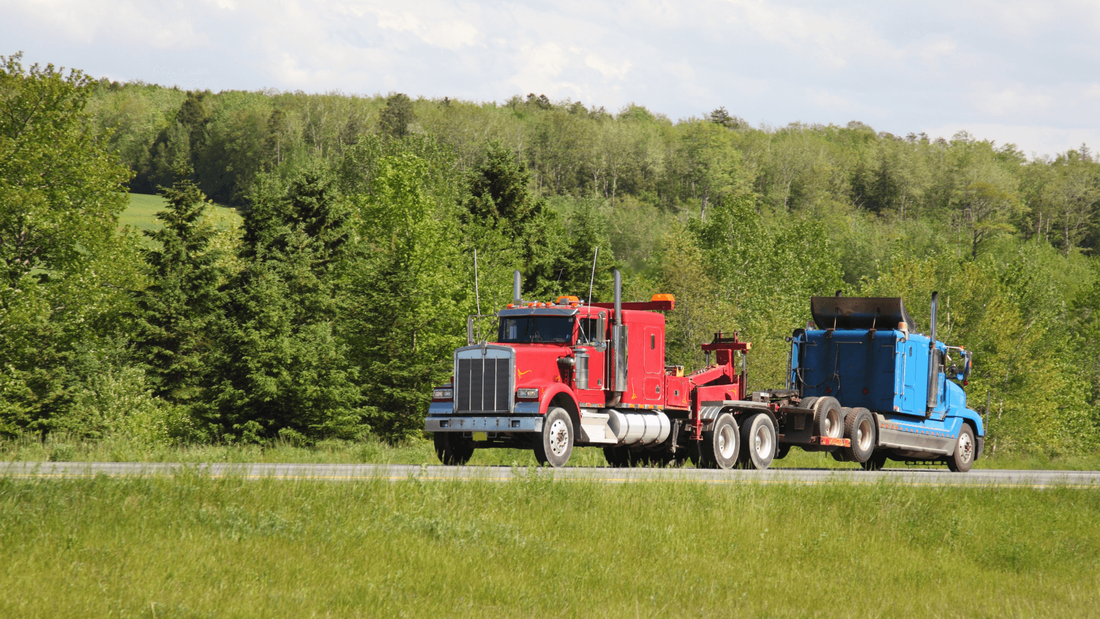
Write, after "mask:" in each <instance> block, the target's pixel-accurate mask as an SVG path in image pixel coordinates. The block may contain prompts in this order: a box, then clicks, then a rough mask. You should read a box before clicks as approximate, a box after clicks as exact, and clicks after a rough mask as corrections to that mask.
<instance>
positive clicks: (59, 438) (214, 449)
mask: <svg viewBox="0 0 1100 619" xmlns="http://www.w3.org/2000/svg"><path fill="white" fill-rule="evenodd" d="M0 460H8V461H13V460H15V461H30V462H46V461H54V462H63V461H74V462H187V463H199V462H288V463H327V464H358V463H364V464H365V463H370V464H416V465H420V464H428V465H435V464H439V460H438V459H437V458H436V457H435V451H434V449H433V447H432V443H431V441H428V440H422V439H419V440H412V441H409V442H407V443H403V444H401V445H390V444H387V443H384V442H382V441H378V440H376V439H373V438H367V439H365V440H361V441H321V442H319V443H316V444H314V445H310V446H300V445H294V444H292V443H288V442H283V441H275V442H272V443H270V444H268V445H148V444H144V443H142V442H140V441H135V440H132V439H128V438H123V437H109V438H106V439H100V440H85V439H81V438H78V437H73V436H66V435H63V434H52V435H50V436H48V437H46V439H45V440H42V439H40V438H38V437H36V436H31V435H24V436H21V437H18V438H13V439H3V438H0ZM470 464H472V465H480V466H534V465H535V456H534V454H533V453H532V452H531V451H529V450H527V451H525V450H519V449H479V450H477V451H475V452H474V457H473V459H472V460H471V461H470ZM569 466H607V460H605V459H604V456H603V450H602V449H600V448H598V447H578V448H576V449H574V450H573V457H572V458H570V460H569ZM689 466H690V465H689ZM772 466H773V467H775V468H785V467H786V468H858V466H857V465H855V464H852V463H848V462H837V461H835V460H833V459H832V457H831V456H830V455H829V454H827V453H823V452H805V451H802V450H801V449H799V448H797V447H795V448H792V449H791V452H790V454H789V455H788V456H787V457H786V458H784V459H783V460H776V461H774V462H773V463H772ZM887 466H888V467H902V466H904V463H901V462H894V461H890V462H888V463H887ZM918 466H920V467H929V466H933V467H940V468H943V469H944V470H946V468H947V467H946V466H944V465H939V464H927V463H922V464H920V465H918ZM975 466H976V467H977V468H991V469H1061V470H1100V453H1096V454H1089V455H1082V456H1057V455H1055V456H1051V455H1041V454H1032V455H1029V454H1014V453H1005V452H1002V453H998V454H997V455H996V456H995V457H989V454H988V452H987V453H986V455H985V456H983V457H982V458H981V459H980V460H978V461H977V463H976V464H975Z"/></svg>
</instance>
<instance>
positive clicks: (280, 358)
mask: <svg viewBox="0 0 1100 619" xmlns="http://www.w3.org/2000/svg"><path fill="white" fill-rule="evenodd" d="M2 61H3V62H2V63H0V261H2V264H3V268H4V273H3V274H4V277H5V281H4V283H3V284H2V285H0V308H2V310H0V433H2V434H3V435H7V436H14V435H19V434H23V433H37V434H40V435H44V434H47V433H51V432H60V431H64V432H69V433H74V434H79V435H84V436H89V437H100V436H108V435H112V434H115V435H126V436H129V437H132V438H133V439H134V440H139V441H149V442H204V441H206V442H239V441H246V442H261V443H262V442H265V441H270V440H272V439H277V438H281V439H284V440H290V441H297V442H302V443H309V442H311V441H315V440H318V439H321V438H356V437H362V436H367V435H375V436H378V437H381V438H383V439H385V440H391V441H396V440H400V439H402V438H404V437H408V436H413V435H417V434H419V432H420V428H421V427H422V419H423V415H424V413H425V410H426V407H427V401H428V399H429V396H430V392H431V386H432V385H433V384H436V383H439V382H442V381H445V380H446V379H447V377H448V376H449V374H450V352H451V350H452V349H453V348H454V347H455V346H456V345H461V344H463V343H464V342H465V320H466V316H467V315H468V314H471V313H474V312H475V311H476V303H477V302H476V300H475V297H474V261H473V252H474V250H475V249H476V250H477V254H478V259H479V275H480V279H479V288H480V292H481V295H480V306H481V310H482V311H483V312H491V311H493V309H494V308H499V307H500V306H501V305H502V304H503V303H506V302H507V299H508V298H510V295H511V285H510V282H511V272H512V270H513V269H519V270H520V271H521V272H522V273H523V276H524V288H525V293H526V294H525V296H527V297H528V298H539V299H543V300H545V299H549V298H552V297H556V296H557V295H558V294H577V295H579V296H585V295H586V294H587V290H588V279H589V272H590V268H591V261H592V257H593V253H594V251H595V249H596V247H599V261H598V264H597V276H596V282H595V295H594V296H595V298H596V300H607V299H608V298H609V290H610V282H611V270H612V268H619V269H621V270H622V271H623V272H624V275H625V278H626V283H625V294H626V296H627V297H628V298H630V299H633V300H641V299H648V298H649V296H650V295H651V294H653V293H654V292H667V293H672V294H674V295H676V298H677V309H676V310H675V311H673V312H670V313H669V314H668V320H669V325H670V326H669V335H668V342H669V346H670V355H671V357H672V359H671V360H670V361H671V362H677V363H683V364H685V365H688V366H698V365H700V364H701V363H702V356H701V354H700V353H699V352H698V349H699V344H700V343H701V342H703V341H706V340H709V339H710V337H711V335H712V334H713V332H715V331H718V330H722V331H727V332H728V331H733V330H738V331H740V332H741V333H742V337H743V339H747V340H749V341H752V342H754V347H753V354H752V357H751V360H750V366H749V373H750V387H751V388H764V387H773V386H778V385H781V384H782V383H783V369H784V367H785V365H786V354H787V350H788V345H787V343H786V342H785V341H784V339H783V338H784V337H785V336H786V335H788V334H789V333H790V331H791V330H792V329H793V328H796V327H799V326H802V325H804V324H805V322H806V321H807V319H808V318H809V301H808V299H809V296H811V295H814V294H833V293H834V292H835V291H836V290H842V291H844V294H846V295H882V296H895V295H900V296H902V297H904V299H905V302H906V304H907V306H908V308H909V310H910V312H911V313H912V314H913V316H914V318H915V319H916V320H917V322H918V325H919V326H920V327H921V328H922V329H926V328H927V324H928V312H929V310H928V302H929V299H930V297H931V293H932V291H933V290H939V291H940V294H941V304H942V305H941V324H940V334H941V338H940V339H943V340H944V341H947V342H949V343H951V344H955V345H962V346H965V347H966V348H968V349H971V350H973V351H974V374H973V375H972V377H971V381H970V385H969V387H968V388H967V391H968V393H969V394H970V405H971V407H972V408H975V409H977V410H979V411H980V412H983V411H984V410H985V407H986V402H987V401H988V402H989V403H990V410H989V411H988V415H989V421H988V424H989V425H988V428H989V436H990V443H989V444H990V446H995V449H996V450H997V451H1006V452H1012V451H1016V452H1029V453H1035V452H1039V453H1050V454H1055V453H1082V452H1093V451H1095V450H1096V449H1097V447H1098V445H1100V354H1098V353H1097V347H1098V345H1100V312H1098V311H1097V310H1098V309H1100V258H1098V257H1097V255H1096V254H1097V248H1098V245H1100V162H1098V161H1097V160H1096V158H1095V157H1094V156H1093V153H1092V152H1091V151H1090V150H1089V149H1088V148H1086V147H1085V146H1084V145H1082V146H1081V147H1080V148H1078V149H1077V150H1070V151H1068V152H1065V153H1061V154H1059V155H1057V156H1055V157H1052V158H1043V159H1038V160H1029V159H1028V158H1027V157H1025V155H1024V154H1023V153H1022V152H1020V151H1019V150H1018V149H1017V148H1015V147H1014V146H1012V145H998V144H995V143H991V142H987V141H980V140H976V139H974V138H972V137H971V136H969V135H967V134H965V133H960V134H957V135H955V136H952V137H951V138H950V139H949V140H947V139H940V138H930V137H929V136H925V135H923V134H909V135H906V136H894V135H890V134H886V133H877V132H875V131H874V129H872V128H871V127H868V126H866V125H864V124H861V123H859V122H851V123H849V124H848V125H846V126H843V127H840V126H833V125H828V126H824V125H809V124H792V125H789V126H786V127H780V128H773V127H752V126H750V125H749V124H748V123H746V122H745V121H743V120H741V119H740V118H738V117H736V116H734V115H732V114H730V113H728V112H727V111H726V110H725V109H724V108H723V109H718V110H714V111H711V112H709V113H705V111H702V110H701V111H700V112H701V116H700V117H698V118H689V119H681V120H675V121H674V120H670V119H668V118H666V117H664V116H662V115H661V114H659V113H655V112H652V111H650V110H647V109H646V108H645V107H642V106H640V105H634V106H630V107H627V108H625V109H622V110H618V111H616V112H608V111H606V110H604V109H603V108H591V107H587V106H585V105H584V104H582V103H581V102H571V101H550V100H548V99H547V98H546V97H545V96H536V95H528V96H527V97H526V98H522V97H515V98H513V99H511V100H509V101H506V102H503V103H473V102H467V101H457V100H450V99H443V100H427V99H416V100H414V99H410V98H409V97H407V96H405V95H401V94H396V95H391V96H386V97H382V96H374V97H358V96H349V95H343V94H339V93H332V94H325V95H307V94H304V93H283V92H222V93H209V92H185V91H181V90H178V89H173V88H165V87H161V86H155V85H148V84H142V83H132V84H119V83H113V82H108V81H105V80H103V81H98V82H97V81H94V80H91V79H89V78H87V77H86V76H84V75H82V74H80V73H74V74H61V73H59V72H57V71H54V70H53V69H52V68H45V69H43V68H40V67H31V68H26V67H23V66H21V65H20V64H19V57H18V56H16V57H12V58H3V59H2ZM735 104H736V102H731V106H735ZM127 190H129V191H133V192H136V193H158V192H160V193H163V194H164V195H165V197H166V198H167V200H168V203H169V208H168V209H167V210H166V211H164V212H162V213H161V214H160V215H159V217H160V221H161V224H162V227H161V228H160V229H159V231H157V232H155V233H151V235H152V236H151V238H150V239H149V241H151V242H148V241H147V242H142V239H141V238H139V237H138V236H137V235H136V234H135V233H134V232H132V231H130V230H127V229H121V230H120V229H119V228H118V226H117V221H118V216H119V213H120V212H121V211H122V210H124V208H125V206H126V204H127V196H126V195H125V193H124V192H126V191H127ZM207 199H212V200H214V201H217V202H219V203H222V204H229V205H234V206H236V207H238V209H239V210H240V212H241V213H242V215H243V218H244V223H243V227H242V229H241V230H240V231H239V233H237V234H235V233H233V232H232V231H226V230H225V229H224V227H222V228H218V227H215V226H212V225H211V224H210V222H209V221H208V218H206V217H204V214H205V213H206V212H207V211H208V206H207V202H206V200H207Z"/></svg>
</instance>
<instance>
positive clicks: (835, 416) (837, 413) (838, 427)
mask: <svg viewBox="0 0 1100 619" xmlns="http://www.w3.org/2000/svg"><path fill="white" fill-rule="evenodd" d="M814 429H815V430H816V431H817V433H818V434H820V435H821V436H827V437H829V438H841V437H842V436H844V416H843V414H842V413H841V410H840V402H837V399H836V398H833V397H829V396H826V397H824V398H818V399H817V401H816V402H814Z"/></svg>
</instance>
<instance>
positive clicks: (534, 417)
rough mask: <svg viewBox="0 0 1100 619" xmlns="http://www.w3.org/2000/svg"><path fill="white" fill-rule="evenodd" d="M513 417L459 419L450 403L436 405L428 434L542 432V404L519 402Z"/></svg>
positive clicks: (431, 411)
mask: <svg viewBox="0 0 1100 619" xmlns="http://www.w3.org/2000/svg"><path fill="white" fill-rule="evenodd" d="M512 412H513V414H512V415H506V416H498V417H480V416H478V417H473V416H457V415H455V414H454V407H453V406H452V405H451V403H450V402H432V403H431V405H430V406H429V407H428V418H427V419H425V420H424V430H425V431H427V432H542V416H541V415H539V403H538V402H517V403H516V405H515V407H514V409H513V411H512Z"/></svg>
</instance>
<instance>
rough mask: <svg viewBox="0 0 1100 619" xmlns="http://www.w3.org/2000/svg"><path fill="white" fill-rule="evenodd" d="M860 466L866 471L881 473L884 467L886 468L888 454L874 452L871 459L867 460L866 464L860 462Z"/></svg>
mask: <svg viewBox="0 0 1100 619" xmlns="http://www.w3.org/2000/svg"><path fill="white" fill-rule="evenodd" d="M859 465H860V466H861V467H863V470H865V471H881V470H882V467H884V466H886V454H885V453H883V452H881V451H876V452H872V453H871V457H870V458H867V461H866V462H860V463H859Z"/></svg>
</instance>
